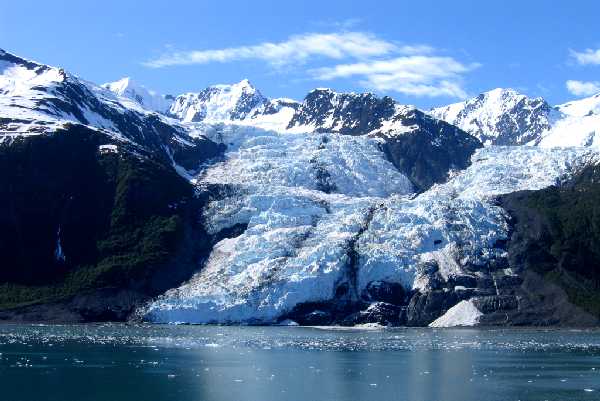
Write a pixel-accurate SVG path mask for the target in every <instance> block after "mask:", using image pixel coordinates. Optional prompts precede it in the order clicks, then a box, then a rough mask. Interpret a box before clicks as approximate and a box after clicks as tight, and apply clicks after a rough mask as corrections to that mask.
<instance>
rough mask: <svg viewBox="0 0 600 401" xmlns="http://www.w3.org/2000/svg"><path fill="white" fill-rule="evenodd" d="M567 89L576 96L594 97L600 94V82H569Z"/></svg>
mask: <svg viewBox="0 0 600 401" xmlns="http://www.w3.org/2000/svg"><path fill="white" fill-rule="evenodd" d="M566 85H567V89H568V90H569V92H571V93H572V94H573V95H575V96H592V95H595V94H596V93H600V82H584V81H574V80H569V81H567V82H566Z"/></svg>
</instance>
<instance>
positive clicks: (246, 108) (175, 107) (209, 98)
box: [169, 79, 268, 122]
mask: <svg viewBox="0 0 600 401" xmlns="http://www.w3.org/2000/svg"><path fill="white" fill-rule="evenodd" d="M266 103H268V99H267V98H265V97H264V96H263V95H262V94H261V93H260V91H259V90H258V89H256V87H254V86H253V85H252V84H251V83H250V81H249V80H248V79H243V80H241V81H240V82H237V83H234V84H220V85H212V86H209V87H208V88H206V89H204V90H202V91H201V92H198V93H193V92H192V93H185V94H183V95H180V96H178V97H177V98H176V99H175V101H174V102H173V104H172V105H171V108H170V110H169V112H170V114H172V115H174V116H175V117H177V118H179V119H181V120H183V121H188V122H189V121H229V120H241V119H244V118H245V117H247V116H248V115H250V114H251V113H252V112H253V111H254V110H255V109H256V108H257V107H260V106H264V105H265V104H266Z"/></svg>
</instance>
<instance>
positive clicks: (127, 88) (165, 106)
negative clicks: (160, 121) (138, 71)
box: [102, 77, 175, 114]
mask: <svg viewBox="0 0 600 401" xmlns="http://www.w3.org/2000/svg"><path fill="white" fill-rule="evenodd" d="M102 87H103V88H105V89H108V90H109V91H111V92H113V93H114V94H115V95H117V96H119V97H122V98H125V99H129V100H132V101H134V102H136V103H137V104H139V105H140V106H142V107H143V108H145V109H148V110H153V111H156V112H158V113H163V114H166V113H167V112H168V111H169V108H170V107H171V104H172V103H173V101H174V100H175V98H174V97H173V96H171V95H160V94H158V93H156V92H154V91H151V90H148V89H146V88H145V87H144V86H142V85H139V84H137V83H136V82H134V81H133V80H132V79H131V78H129V77H125V78H121V79H120V80H118V81H115V82H109V83H106V84H103V85H102Z"/></svg>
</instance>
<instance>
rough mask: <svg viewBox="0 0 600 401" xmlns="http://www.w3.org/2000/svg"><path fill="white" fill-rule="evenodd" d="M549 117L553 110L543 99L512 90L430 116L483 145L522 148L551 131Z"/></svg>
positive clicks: (495, 91)
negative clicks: (452, 125)
mask: <svg viewBox="0 0 600 401" xmlns="http://www.w3.org/2000/svg"><path fill="white" fill-rule="evenodd" d="M551 113H552V108H551V107H550V105H549V104H548V103H547V102H546V101H545V100H544V99H543V98H541V97H537V98H531V97H528V96H526V95H523V94H522V93H519V92H518V91H517V90H515V89H512V88H495V89H492V90H490V91H487V92H483V93H481V94H479V95H478V96H476V97H474V98H471V99H468V100H465V101H464V102H459V103H454V104H450V105H448V106H445V107H438V108H435V109H432V110H431V112H430V114H431V115H433V116H434V117H436V118H439V119H441V120H444V121H447V122H449V123H450V124H454V125H456V126H458V127H459V128H461V129H463V130H464V131H467V132H468V133H470V134H471V135H473V136H475V137H477V138H478V139H479V140H480V141H481V142H482V143H483V144H485V145H524V144H527V143H529V142H532V141H534V142H535V141H538V140H539V139H540V138H541V136H542V135H543V134H544V133H545V132H546V131H547V130H548V129H549V128H550V120H551V118H552V116H551Z"/></svg>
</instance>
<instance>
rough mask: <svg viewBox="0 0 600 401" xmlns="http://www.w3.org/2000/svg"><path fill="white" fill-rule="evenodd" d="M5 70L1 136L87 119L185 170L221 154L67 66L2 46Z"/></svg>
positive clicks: (109, 136) (0, 86) (111, 137)
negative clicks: (40, 60) (35, 59)
mask: <svg viewBox="0 0 600 401" xmlns="http://www.w3.org/2000/svg"><path fill="white" fill-rule="evenodd" d="M0 73H1V75H0V94H1V95H0V113H1V116H2V117H0V130H1V131H3V133H2V135H1V136H0V141H8V142H10V141H12V140H14V139H17V138H20V137H23V136H32V135H39V134H49V133H53V132H55V131H56V130H57V129H64V128H65V127H67V126H68V125H69V124H82V125H85V126H87V127H89V128H92V129H94V130H98V132H99V133H100V134H102V135H104V136H106V141H108V142H113V141H115V142H117V143H119V144H121V145H127V146H134V147H137V148H138V149H139V150H145V151H150V152H155V153H156V154H158V155H160V156H161V157H164V158H165V159H167V160H173V162H174V163H179V164H181V165H182V166H183V168H184V169H190V170H195V169H196V168H197V167H198V166H199V165H200V164H201V162H202V161H203V160H204V159H205V158H209V157H213V156H215V155H216V154H217V153H218V151H217V147H216V145H215V144H214V143H213V144H211V143H209V142H208V141H207V140H206V139H205V138H202V137H198V138H190V137H189V136H188V135H187V132H186V129H185V128H184V127H183V126H181V125H180V124H178V123H177V122H176V121H174V120H171V119H169V118H167V117H164V116H162V115H160V114H157V113H153V112H152V111H151V110H148V109H147V108H146V107H147V105H144V106H142V105H141V104H140V103H138V102H132V101H128V100H129V99H128V98H127V97H121V96H117V95H115V94H114V93H113V92H112V91H111V90H108V89H106V88H103V87H100V86H97V85H95V84H93V83H90V82H87V81H84V80H81V79H79V78H78V77H76V76H74V75H72V74H69V73H68V72H66V71H64V70H63V69H60V68H56V67H50V66H47V65H43V64H39V63H36V62H33V61H29V60H25V59H23V58H20V57H17V56H14V55H12V54H10V53H7V52H4V51H0ZM113 89H114V87H113ZM130 93H131V92H128V91H125V92H124V94H126V95H128V94H130Z"/></svg>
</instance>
